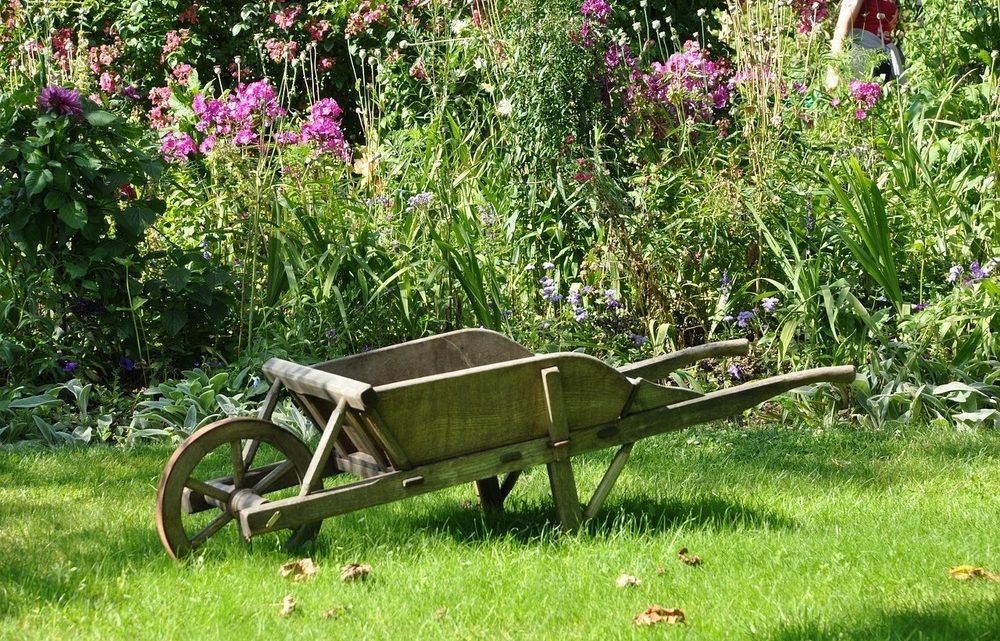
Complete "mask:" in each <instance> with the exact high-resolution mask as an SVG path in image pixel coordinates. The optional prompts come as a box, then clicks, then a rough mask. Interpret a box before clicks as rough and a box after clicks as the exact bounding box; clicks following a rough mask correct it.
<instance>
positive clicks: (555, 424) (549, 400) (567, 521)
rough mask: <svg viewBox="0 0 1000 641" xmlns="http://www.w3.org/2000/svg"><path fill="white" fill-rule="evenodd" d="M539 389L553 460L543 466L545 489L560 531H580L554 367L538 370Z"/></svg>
mask: <svg viewBox="0 0 1000 641" xmlns="http://www.w3.org/2000/svg"><path fill="white" fill-rule="evenodd" d="M542 388H543V389H544V391H545V405H546V409H547V410H548V415H549V439H550V445H551V447H552V450H553V452H552V458H553V460H552V461H551V462H549V463H548V464H547V467H548V473H549V487H550V488H551V490H552V500H553V502H554V503H555V505H556V517H557V518H558V519H559V523H560V525H561V526H562V528H563V529H564V530H566V531H568V532H574V531H576V529H577V528H579V527H580V523H581V522H582V520H583V514H582V512H581V511H580V495H579V494H578V493H577V491H576V478H575V477H574V476H573V464H572V462H570V460H569V445H570V434H569V424H568V423H567V422H566V411H565V410H566V404H565V399H564V396H563V382H562V376H561V374H560V372H559V368H558V367H548V368H546V369H543V370H542Z"/></svg>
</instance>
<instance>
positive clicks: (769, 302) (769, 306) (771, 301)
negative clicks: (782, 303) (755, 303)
mask: <svg viewBox="0 0 1000 641" xmlns="http://www.w3.org/2000/svg"><path fill="white" fill-rule="evenodd" d="M778 303H779V301H778V299H777V298H775V297H774V296H768V297H767V298H765V299H764V300H762V301H760V306H761V307H763V308H764V311H765V312H768V313H770V312H773V311H774V310H775V308H776V307H777V306H778Z"/></svg>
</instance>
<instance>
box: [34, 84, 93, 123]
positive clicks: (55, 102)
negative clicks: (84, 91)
mask: <svg viewBox="0 0 1000 641" xmlns="http://www.w3.org/2000/svg"><path fill="white" fill-rule="evenodd" d="M38 110H39V111H43V112H45V113H50V114H55V115H57V116H79V115H81V114H82V113H83V110H82V109H81V108H80V93H79V92H78V91H73V90H72V89H65V88H63V87H56V86H54V85H53V86H49V87H45V88H44V89H42V91H41V93H40V94H38Z"/></svg>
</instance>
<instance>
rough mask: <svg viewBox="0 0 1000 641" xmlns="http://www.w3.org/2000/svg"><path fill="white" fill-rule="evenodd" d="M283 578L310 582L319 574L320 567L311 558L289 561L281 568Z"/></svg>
mask: <svg viewBox="0 0 1000 641" xmlns="http://www.w3.org/2000/svg"><path fill="white" fill-rule="evenodd" d="M279 571H280V572H281V576H283V577H285V578H286V579H291V580H293V581H308V580H309V579H311V578H313V577H314V576H315V575H316V573H317V572H319V566H318V565H316V564H315V563H313V560H312V559H310V558H308V557H307V558H305V559H299V560H297V561H289V562H288V563H285V564H284V565H282V566H281V570H279Z"/></svg>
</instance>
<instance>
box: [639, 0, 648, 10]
mask: <svg viewBox="0 0 1000 641" xmlns="http://www.w3.org/2000/svg"><path fill="white" fill-rule="evenodd" d="M646 4H647V2H646V0H642V2H640V3H639V6H640V7H642V8H643V9H645V8H646Z"/></svg>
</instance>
